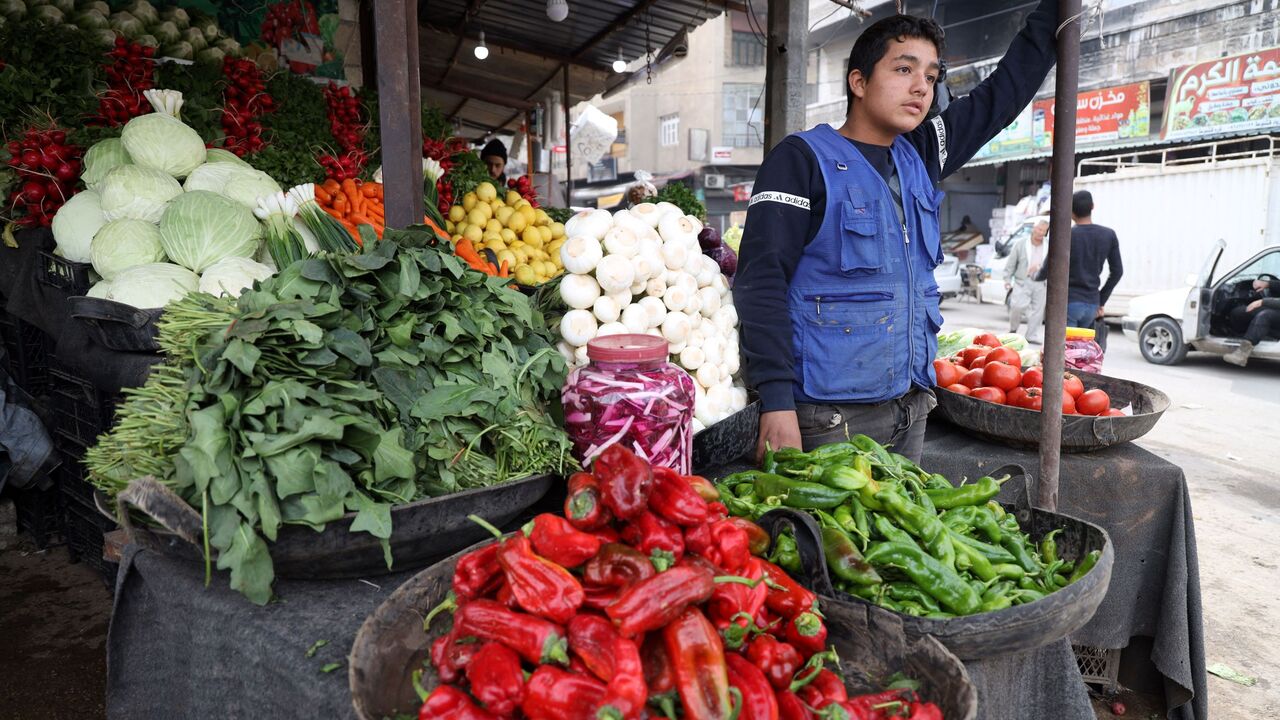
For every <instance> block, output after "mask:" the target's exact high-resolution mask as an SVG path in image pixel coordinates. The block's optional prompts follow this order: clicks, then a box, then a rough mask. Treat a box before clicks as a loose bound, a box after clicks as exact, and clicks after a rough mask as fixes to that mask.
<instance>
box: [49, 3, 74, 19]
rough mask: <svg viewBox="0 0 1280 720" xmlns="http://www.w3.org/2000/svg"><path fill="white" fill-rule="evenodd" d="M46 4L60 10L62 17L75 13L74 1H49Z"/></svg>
mask: <svg viewBox="0 0 1280 720" xmlns="http://www.w3.org/2000/svg"><path fill="white" fill-rule="evenodd" d="M48 4H49V5H52V6H54V7H56V8H58V9H59V10H61V11H62V14H63V15H70V14H71V13H73V12H75V11H76V0H49V2H48Z"/></svg>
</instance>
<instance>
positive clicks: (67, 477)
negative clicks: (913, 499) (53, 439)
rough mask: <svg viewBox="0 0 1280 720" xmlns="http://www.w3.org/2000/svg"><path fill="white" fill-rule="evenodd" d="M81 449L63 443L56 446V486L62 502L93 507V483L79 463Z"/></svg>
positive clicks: (81, 455)
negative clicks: (57, 464) (60, 493)
mask: <svg viewBox="0 0 1280 720" xmlns="http://www.w3.org/2000/svg"><path fill="white" fill-rule="evenodd" d="M83 452H84V451H83V449H82V448H80V447H79V446H77V445H72V444H69V443H63V444H62V445H61V446H59V447H58V459H59V460H60V461H61V464H60V465H59V466H58V470H57V476H58V486H59V488H60V490H61V492H62V499H63V503H64V504H66V505H70V504H71V503H75V504H77V505H79V506H81V507H83V508H87V509H90V510H93V509H95V507H96V506H95V505H94V499H93V492H94V488H93V485H92V484H91V483H90V482H89V473H88V471H87V470H86V469H85V466H84V465H83V464H81V460H82V457H83Z"/></svg>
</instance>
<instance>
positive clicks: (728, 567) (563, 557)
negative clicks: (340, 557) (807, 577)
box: [418, 445, 942, 720]
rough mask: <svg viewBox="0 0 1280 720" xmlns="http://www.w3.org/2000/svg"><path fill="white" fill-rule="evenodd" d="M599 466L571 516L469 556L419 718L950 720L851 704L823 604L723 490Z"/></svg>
mask: <svg viewBox="0 0 1280 720" xmlns="http://www.w3.org/2000/svg"><path fill="white" fill-rule="evenodd" d="M592 470H593V473H592V474H588V473H577V474H575V475H573V476H572V477H571V478H570V479H569V487H568V496H567V498H566V500H565V517H560V516H558V515H551V514H543V515H539V516H537V517H536V518H534V520H533V521H532V523H530V525H529V526H527V527H526V528H525V532H524V533H517V534H515V535H513V536H512V537H510V538H507V539H505V540H501V541H500V542H496V543H493V544H490V545H486V546H485V547H482V548H480V549H478V550H475V551H473V552H471V553H469V554H467V555H465V556H463V557H462V558H461V559H460V560H459V561H458V564H457V567H456V569H455V571H454V576H453V592H452V595H451V597H450V598H449V599H448V600H446V602H445V604H443V605H441V606H440V607H439V608H437V609H436V610H433V611H432V613H431V614H430V615H429V616H428V618H427V622H428V624H429V623H430V622H431V620H432V617H433V616H434V615H436V614H438V613H439V612H440V611H442V610H444V609H452V610H454V616H453V626H452V628H451V629H450V630H449V632H448V633H446V634H445V635H443V636H441V637H439V638H438V639H437V640H436V641H435V642H434V643H433V644H432V647H431V662H432V664H433V665H434V667H435V670H436V673H437V675H438V676H439V678H440V680H441V682H442V684H441V685H440V686H439V687H437V688H436V689H435V690H434V691H432V692H431V693H430V695H427V696H426V697H425V698H424V703H423V705H422V708H421V710H420V711H419V714H418V717H419V720H431V719H433V718H455V719H458V718H461V719H464V720H482V719H492V718H514V717H525V718H529V719H530V720H602V719H606V718H612V719H616V720H633V719H636V718H660V717H669V718H675V717H676V708H680V709H681V712H680V717H683V718H686V719H688V720H704V719H705V720H710V719H715V720H728V719H729V718H735V717H736V718H739V719H740V720H758V719H763V720H779V719H781V720H793V719H803V718H813V719H817V718H844V719H846V720H872V719H874V720H887V719H888V718H914V719H915V720H941V717H942V715H941V713H940V711H939V710H938V708H937V706H935V705H933V704H931V703H923V702H920V701H919V699H918V698H916V697H915V695H914V694H913V693H911V692H909V691H901V690H895V691H889V692H886V693H879V694H875V695H867V696H862V697H855V698H850V697H849V696H848V694H847V692H846V690H845V687H844V683H843V682H842V681H841V679H840V677H839V676H838V675H836V674H835V673H834V672H832V671H830V670H827V669H825V667H824V663H825V662H826V661H827V660H829V659H834V651H829V650H827V643H826V639H827V629H826V626H825V625H824V624H823V621H822V617H821V615H820V614H819V613H818V609H817V602H816V601H817V597H816V596H815V595H814V594H813V593H812V592H810V591H809V590H807V589H805V588H803V587H801V586H800V585H799V584H797V583H796V582H795V581H794V580H792V579H791V577H790V576H788V575H787V574H786V573H785V572H784V571H782V570H781V569H780V568H778V567H777V566H776V565H774V564H772V563H770V562H768V561H767V560H765V559H763V557H761V556H762V555H763V554H764V553H765V552H766V551H767V550H768V546H769V536H768V534H767V533H765V531H764V530H763V529H762V528H760V527H759V526H758V525H756V524H755V523H752V522H750V521H748V520H745V519H742V518H731V517H728V513H727V511H726V509H725V506H724V505H723V504H722V503H720V502H718V501H717V498H718V497H719V493H718V491H717V490H716V488H715V487H714V486H713V485H711V483H709V482H707V481H706V480H705V479H703V478H700V477H696V476H688V477H682V476H680V475H678V474H676V473H675V472H673V471H671V470H668V469H666V468H651V467H650V466H649V464H648V463H646V462H644V461H643V460H641V459H639V458H638V457H637V456H636V455H635V454H633V453H632V452H631V451H629V450H626V449H625V448H623V447H621V446H617V445H615V446H612V447H610V448H609V449H607V450H606V451H605V452H604V453H602V454H601V455H600V457H599V458H598V459H597V460H596V463H595V465H594V467H593V468H592ZM494 532H495V533H496V532H497V531H496V530H494ZM423 694H424V695H425V692H424V693H423Z"/></svg>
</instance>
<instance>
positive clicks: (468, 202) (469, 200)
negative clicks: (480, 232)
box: [462, 192, 477, 212]
mask: <svg viewBox="0 0 1280 720" xmlns="http://www.w3.org/2000/svg"><path fill="white" fill-rule="evenodd" d="M476 200H477V198H476V194H475V193H474V192H469V193H467V194H466V195H463V196H462V209H463V210H466V211H467V212H471V211H472V210H473V209H474V208H475V206H476Z"/></svg>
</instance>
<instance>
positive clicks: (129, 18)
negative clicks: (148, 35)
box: [107, 11, 146, 40]
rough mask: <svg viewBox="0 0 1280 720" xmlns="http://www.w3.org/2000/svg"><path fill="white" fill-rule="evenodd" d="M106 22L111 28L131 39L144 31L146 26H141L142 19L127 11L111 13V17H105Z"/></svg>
mask: <svg viewBox="0 0 1280 720" xmlns="http://www.w3.org/2000/svg"><path fill="white" fill-rule="evenodd" d="M107 23H108V24H110V25H111V29H112V30H115V31H116V32H118V33H120V34H121V35H123V36H125V37H126V38H129V39H130V40H132V39H133V38H136V37H138V36H139V35H141V34H143V33H144V32H146V28H144V27H143V26H142V21H140V20H138V18H136V17H134V16H133V15H131V14H129V13H127V12H123V11H121V12H116V13H111V17H109V18H107Z"/></svg>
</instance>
